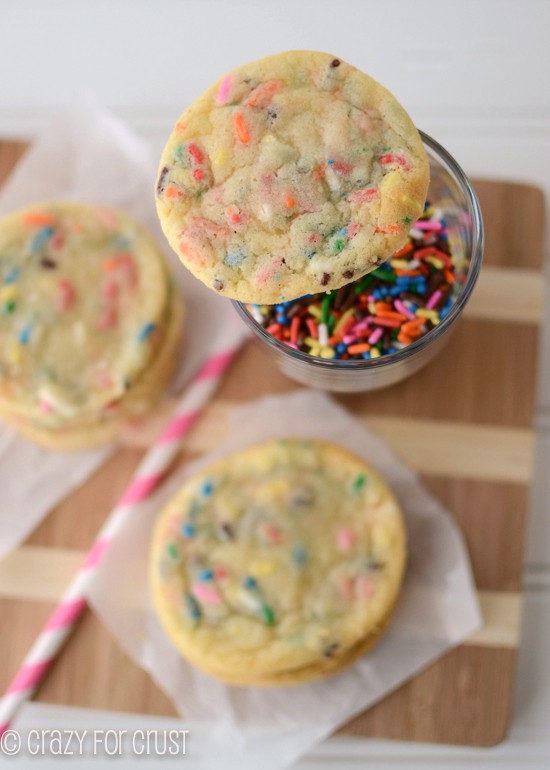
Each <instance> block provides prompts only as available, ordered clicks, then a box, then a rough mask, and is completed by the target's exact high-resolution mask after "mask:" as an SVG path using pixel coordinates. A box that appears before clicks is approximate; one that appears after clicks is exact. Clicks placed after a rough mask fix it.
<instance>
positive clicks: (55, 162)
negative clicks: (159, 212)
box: [0, 96, 238, 558]
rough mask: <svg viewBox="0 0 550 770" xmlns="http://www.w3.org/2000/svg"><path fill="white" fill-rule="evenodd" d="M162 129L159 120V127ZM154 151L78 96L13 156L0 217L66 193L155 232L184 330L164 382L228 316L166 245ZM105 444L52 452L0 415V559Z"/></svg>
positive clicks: (191, 361)
mask: <svg viewBox="0 0 550 770" xmlns="http://www.w3.org/2000/svg"><path fill="white" fill-rule="evenodd" d="M167 135H168V128H167ZM156 173H157V159H156V158H155V157H154V156H153V153H152V152H151V151H150V149H149V147H148V146H147V144H145V143H144V142H142V141H141V140H140V139H139V138H138V137H136V136H135V135H134V134H132V132H131V131H130V130H129V129H128V128H127V127H126V126H125V125H124V124H123V123H121V122H120V121H119V120H118V119H116V118H115V117H114V116H112V115H110V114H109V113H108V112H106V111H104V110H102V109H100V108H99V107H98V106H97V105H96V104H95V103H94V101H93V100H92V99H91V98H90V97H86V96H78V97H76V98H75V99H74V100H73V101H72V102H71V104H69V105H68V106H67V107H65V108H64V109H63V110H62V111H61V112H60V113H59V114H58V116H57V117H56V118H55V119H54V120H53V122H52V123H51V125H50V126H49V128H47V129H46V130H45V131H44V133H43V134H42V136H41V137H39V138H38V140H37V141H36V142H35V143H34V144H33V146H32V148H31V149H30V150H29V151H28V152H27V153H26V155H25V156H24V157H23V158H22V160H21V161H20V163H19V164H18V165H17V167H16V168H15V170H14V172H13V174H12V175H11V176H10V178H9V180H8V181H7V182H6V184H5V185H4V186H3V187H2V190H1V193H0V216H3V215H5V214H7V213H9V212H10V211H14V210H16V209H18V208H21V207H23V206H27V205H30V204H32V203H37V202H40V201H45V200H52V199H58V200H75V201H81V202H84V203H95V204H102V205H105V206H113V207H115V208H121V209H123V210H124V211H127V212H128V213H129V214H131V215H133V216H134V217H135V218H136V219H138V220H140V221H141V222H142V223H143V224H144V225H145V226H146V227H147V228H148V230H149V231H150V232H151V234H152V235H153V236H154V237H155V238H156V240H157V241H158V243H159V244H160V245H161V246H162V247H163V248H164V251H165V253H166V255H167V257H168V259H169V262H170V264H171V265H172V267H173V272H174V275H175V277H176V280H177V282H178V286H179V288H180V290H181V291H182V293H183V296H184V298H185V301H186V305H187V310H188V314H187V320H188V321H190V320H192V321H193V332H192V333H189V334H187V335H186V337H185V340H184V351H182V355H181V356H180V363H179V367H178V370H177V373H176V375H175V377H174V381H173V382H172V391H173V392H174V391H177V390H180V389H181V388H182V386H183V385H184V384H185V383H186V382H187V381H188V380H189V378H190V376H191V375H192V374H193V372H195V371H196V370H197V369H198V368H199V366H200V364H201V362H202V361H203V360H204V359H205V358H206V357H207V356H208V355H209V354H210V353H211V352H212V351H213V350H215V347H216V341H217V331H218V330H219V329H221V328H223V327H224V325H225V324H227V323H238V319H237V318H236V314H235V312H234V310H233V308H232V305H231V303H230V302H228V301H227V300H224V299H222V298H221V297H217V296H216V295H215V294H214V292H212V291H209V290H208V289H207V288H205V287H204V286H203V285H202V284H201V283H200V282H199V281H197V280H195V279H194V278H192V276H191V275H190V274H189V273H188V272H187V270H185V269H184V268H183V267H182V265H181V263H180V262H179V260H178V258H177V256H176V255H175V254H174V253H173V252H172V250H171V249H170V247H169V246H168V244H167V242H166V239H165V238H164V235H163V234H162V231H161V229H160V225H159V223H158V219H157V216H156V212H155V203H154V195H153V190H154V184H155V178H156ZM112 451H113V447H102V448H100V449H95V450H89V451H82V452H76V453H74V452H71V453H64V452H53V451H49V450H46V449H43V448H41V447H38V446H36V445H34V444H32V443H31V442H30V441H28V440H27V439H24V438H21V437H20V436H18V435H17V434H16V433H15V432H14V431H13V430H12V429H11V428H10V427H8V426H7V425H6V424H5V423H2V422H0V489H1V490H2V500H1V503H0V558H2V557H3V556H4V555H5V554H6V553H8V551H10V550H11V549H12V548H14V547H15V546H16V545H18V544H19V543H20V542H22V541H23V540H24V539H25V538H26V537H27V535H28V534H29V533H30V532H31V531H32V530H33V529H34V528H35V527H36V525H37V524H38V523H39V522H40V521H41V520H42V519H43V518H44V517H45V516H46V514H47V513H48V511H50V510H51V508H52V507H53V506H55V505H56V504H57V503H58V502H59V501H60V500H62V499H63V498H64V497H66V496H67V495H68V494H69V492H71V490H73V489H75V488H76V487H77V486H78V485H79V484H81V483H82V482H83V481H85V479H86V478H88V477H89V476H90V475H91V474H92V473H93V472H94V471H95V470H96V469H97V468H98V467H99V466H100V465H101V463H102V462H103V461H104V460H105V459H106V458H107V457H108V456H109V454H110V453H111V452H112Z"/></svg>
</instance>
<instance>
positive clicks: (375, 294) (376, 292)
mask: <svg viewBox="0 0 550 770" xmlns="http://www.w3.org/2000/svg"><path fill="white" fill-rule="evenodd" d="M372 295H373V297H374V299H382V294H381V293H380V289H375V290H374V291H373V292H372Z"/></svg>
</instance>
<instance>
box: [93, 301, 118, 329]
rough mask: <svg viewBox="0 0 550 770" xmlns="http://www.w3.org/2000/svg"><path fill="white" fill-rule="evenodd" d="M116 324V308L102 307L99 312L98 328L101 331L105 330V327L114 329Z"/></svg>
mask: <svg viewBox="0 0 550 770" xmlns="http://www.w3.org/2000/svg"><path fill="white" fill-rule="evenodd" d="M117 324H118V313H117V309H116V308H115V307H112V306H109V307H104V308H103V311H102V313H101V316H100V317H99V321H98V324H97V325H98V328H99V329H101V331H106V330H107V329H114V328H115V327H116V326H117Z"/></svg>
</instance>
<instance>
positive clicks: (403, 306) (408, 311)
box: [393, 299, 416, 321]
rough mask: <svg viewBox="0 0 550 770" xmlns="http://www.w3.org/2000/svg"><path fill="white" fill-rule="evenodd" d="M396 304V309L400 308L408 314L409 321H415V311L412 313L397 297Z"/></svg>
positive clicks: (404, 313)
mask: <svg viewBox="0 0 550 770" xmlns="http://www.w3.org/2000/svg"><path fill="white" fill-rule="evenodd" d="M393 304H394V305H395V309H396V310H398V311H399V312H400V313H403V315H406V316H407V318H408V319H409V321H414V319H415V318H416V316H415V314H414V313H411V311H410V310H409V308H408V307H406V306H405V305H404V304H403V303H402V302H401V300H400V299H396V300H395V302H394V303H393Z"/></svg>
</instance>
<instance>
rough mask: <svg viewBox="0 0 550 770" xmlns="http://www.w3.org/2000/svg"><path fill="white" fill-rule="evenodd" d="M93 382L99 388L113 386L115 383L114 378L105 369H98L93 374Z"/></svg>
mask: <svg viewBox="0 0 550 770" xmlns="http://www.w3.org/2000/svg"><path fill="white" fill-rule="evenodd" d="M93 383H94V385H95V386H96V387H97V388H100V389H101V390H104V389H105V388H111V387H112V385H113V378H112V377H111V375H110V374H109V372H106V371H105V370H104V369H98V370H97V371H96V372H95V373H94V375H93Z"/></svg>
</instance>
